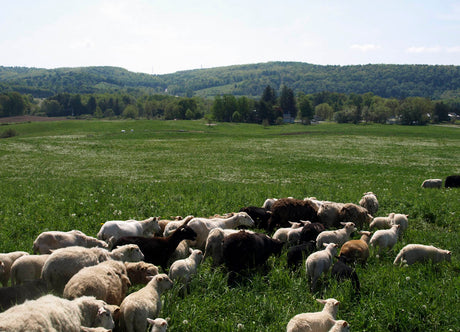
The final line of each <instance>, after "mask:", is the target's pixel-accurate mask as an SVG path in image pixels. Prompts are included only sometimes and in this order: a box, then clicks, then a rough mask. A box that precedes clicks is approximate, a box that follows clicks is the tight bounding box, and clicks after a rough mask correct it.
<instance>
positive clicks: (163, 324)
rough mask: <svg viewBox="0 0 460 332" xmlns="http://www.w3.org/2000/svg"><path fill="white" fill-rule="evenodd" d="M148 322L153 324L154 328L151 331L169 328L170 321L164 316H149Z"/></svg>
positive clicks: (155, 331) (161, 331) (156, 331)
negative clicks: (154, 317)
mask: <svg viewBox="0 0 460 332" xmlns="http://www.w3.org/2000/svg"><path fill="white" fill-rule="evenodd" d="M147 323H149V324H150V325H152V329H151V330H149V331H154V332H164V331H166V329H167V328H168V322H167V321H166V320H165V319H163V318H156V319H151V318H147Z"/></svg>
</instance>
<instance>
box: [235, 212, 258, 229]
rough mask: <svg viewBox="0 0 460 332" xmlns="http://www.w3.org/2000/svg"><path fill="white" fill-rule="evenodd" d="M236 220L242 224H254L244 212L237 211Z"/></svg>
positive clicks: (249, 225)
mask: <svg viewBox="0 0 460 332" xmlns="http://www.w3.org/2000/svg"><path fill="white" fill-rule="evenodd" d="M238 221H239V224H240V225H242V226H247V227H253V226H254V225H255V223H254V220H252V218H251V217H250V216H249V214H247V213H246V212H239V213H238Z"/></svg>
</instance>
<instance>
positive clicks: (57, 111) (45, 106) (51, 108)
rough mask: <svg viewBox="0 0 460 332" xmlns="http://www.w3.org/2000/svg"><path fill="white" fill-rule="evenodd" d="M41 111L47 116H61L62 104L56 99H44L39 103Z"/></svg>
mask: <svg viewBox="0 0 460 332" xmlns="http://www.w3.org/2000/svg"><path fill="white" fill-rule="evenodd" d="M41 111H42V112H43V113H45V114H46V115H47V116H62V113H63V112H62V106H61V104H59V102H58V101H57V100H54V99H45V100H44V101H43V103H42V105H41Z"/></svg>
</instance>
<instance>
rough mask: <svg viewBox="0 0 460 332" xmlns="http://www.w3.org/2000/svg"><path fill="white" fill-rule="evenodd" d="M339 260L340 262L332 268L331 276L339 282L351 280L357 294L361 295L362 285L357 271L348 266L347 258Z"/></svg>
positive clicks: (343, 257)
mask: <svg viewBox="0 0 460 332" xmlns="http://www.w3.org/2000/svg"><path fill="white" fill-rule="evenodd" d="M337 258H338V261H337V262H335V264H334V265H333V266H332V270H331V275H332V276H333V277H335V278H336V279H337V281H339V282H340V281H344V280H346V279H350V280H351V284H352V286H353V289H354V290H355V293H356V294H359V290H360V283H359V279H358V275H357V274H356V271H355V270H354V269H353V268H351V267H350V266H348V265H347V263H349V260H348V258H347V257H345V256H339V257H337Z"/></svg>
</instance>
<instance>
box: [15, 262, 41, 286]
mask: <svg viewBox="0 0 460 332" xmlns="http://www.w3.org/2000/svg"><path fill="white" fill-rule="evenodd" d="M49 256H50V255H25V256H22V257H20V258H18V259H17V260H16V261H15V262H14V263H13V265H12V266H11V285H13V286H14V285H20V284H23V283H24V282H27V281H32V280H38V279H40V277H41V274H42V269H43V265H45V262H46V260H47V259H48V257H49Z"/></svg>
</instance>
